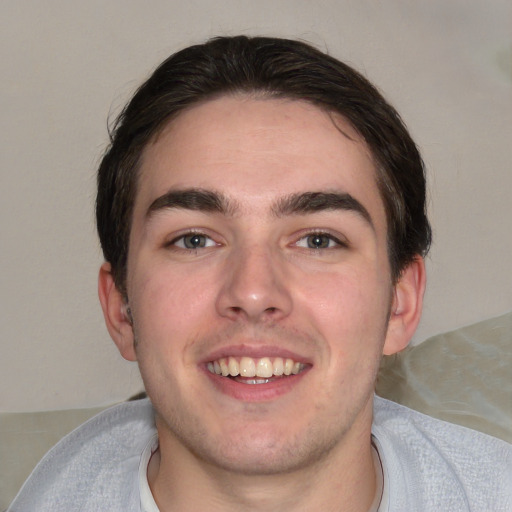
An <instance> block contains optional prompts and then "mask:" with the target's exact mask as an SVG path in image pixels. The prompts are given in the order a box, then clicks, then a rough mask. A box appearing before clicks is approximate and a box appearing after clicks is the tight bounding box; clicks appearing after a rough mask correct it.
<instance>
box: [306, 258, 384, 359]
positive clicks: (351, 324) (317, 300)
mask: <svg viewBox="0 0 512 512" xmlns="http://www.w3.org/2000/svg"><path fill="white" fill-rule="evenodd" d="M379 275H380V273H379V272H378V271H377V270H376V269H373V268H366V269H364V270H361V269H359V268H355V267H354V268H345V269H344V272H343V273H339V272H332V273H324V274H317V275H312V276H311V277H309V278H308V279H307V282H305V286H304V287H303V288H302V293H301V301H300V302H301V304H302V305H301V306H300V309H303V310H304V315H305V314H306V312H309V315H308V316H310V317H311V316H312V317H313V318H314V322H315V324H316V328H317V329H318V330H319V331H320V332H321V333H322V335H323V336H324V337H325V338H326V340H327V341H328V342H329V345H330V346H331V348H333V349H336V350H341V351H349V350H351V349H352V348H353V347H354V346H355V347H356V348H357V349H360V350H361V351H363V350H364V349H365V345H366V344H367V343H373V344H375V343H376V342H377V341H378V342H381V341H382V342H383V339H384V335H385V328H386V322H387V317H388V311H389V301H390V299H389V297H390V286H389V284H387V283H386V282H382V280H381V279H380V277H379ZM366 349H368V347H366Z"/></svg>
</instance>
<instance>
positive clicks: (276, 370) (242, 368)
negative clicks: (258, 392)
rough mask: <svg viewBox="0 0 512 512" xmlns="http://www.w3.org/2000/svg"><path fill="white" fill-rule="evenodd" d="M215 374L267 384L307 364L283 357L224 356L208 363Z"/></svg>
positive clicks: (297, 370) (299, 370)
mask: <svg viewBox="0 0 512 512" xmlns="http://www.w3.org/2000/svg"><path fill="white" fill-rule="evenodd" d="M207 368H208V371H209V372H210V373H213V374H214V375H219V376H221V377H227V378H231V379H233V380H235V381H237V382H240V383H242V384H267V383H269V382H272V381H274V380H276V379H277V378H283V377H288V376H290V375H298V374H299V373H301V372H302V371H304V370H305V368H306V364H304V363H301V362H298V361H294V360H293V359H290V358H286V359H285V358H282V357H274V358H270V357H262V358H259V359H254V358H252V357H240V358H237V357H223V358H220V359H217V360H215V361H210V362H209V363H208V364H207Z"/></svg>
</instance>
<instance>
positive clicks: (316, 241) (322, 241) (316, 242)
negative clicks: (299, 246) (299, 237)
mask: <svg viewBox="0 0 512 512" xmlns="http://www.w3.org/2000/svg"><path fill="white" fill-rule="evenodd" d="M306 240H307V245H308V248H309V249H327V248H328V247H330V244H331V241H332V240H331V237H329V236H327V235H321V234H315V235H309V236H308V237H306Z"/></svg>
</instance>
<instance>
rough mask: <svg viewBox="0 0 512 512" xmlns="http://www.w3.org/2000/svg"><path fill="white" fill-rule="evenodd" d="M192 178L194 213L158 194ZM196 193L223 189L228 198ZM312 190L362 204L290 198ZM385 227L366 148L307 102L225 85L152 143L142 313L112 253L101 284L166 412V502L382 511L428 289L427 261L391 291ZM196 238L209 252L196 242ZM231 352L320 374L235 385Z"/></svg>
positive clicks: (139, 262) (140, 229)
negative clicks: (313, 207)
mask: <svg viewBox="0 0 512 512" xmlns="http://www.w3.org/2000/svg"><path fill="white" fill-rule="evenodd" d="M191 190H192V191H193V194H192V196H191V195H190V193H189V194H188V196H187V197H190V196H191V197H192V198H193V201H192V203H190V202H189V203H187V204H188V206H190V205H191V204H193V205H194V206H193V209H191V208H188V207H187V208H184V207H182V206H183V205H182V204H181V203H180V207H174V206H175V204H176V203H175V202H174V203H172V205H173V207H168V206H169V205H170V202H169V201H167V200H166V199H165V200H162V199H159V198H161V197H162V196H165V195H166V194H168V193H169V192H177V191H178V192H179V194H174V196H172V197H174V198H176V197H177V196H179V197H182V196H183V194H182V192H183V191H187V192H190V191H191ZM197 190H200V191H201V193H203V192H204V191H207V192H208V194H210V195H211V194H216V195H217V196H220V195H222V199H223V201H224V203H225V205H224V208H218V207H212V206H211V205H210V206H205V204H204V201H203V200H202V199H200V200H197V197H198V194H197ZM310 192H323V193H329V194H337V197H340V196H341V197H344V198H346V197H347V195H349V196H350V198H351V199H354V200H355V203H351V204H352V205H353V204H358V205H360V206H361V207H362V208H359V206H358V207H357V208H354V207H353V206H347V204H345V203H344V206H342V207H339V205H338V206H336V207H335V208H334V207H333V208H319V209H318V211H313V212H311V211H304V210H303V209H302V210H301V209H300V208H299V209H297V208H288V209H286V208H283V206H282V205H283V203H284V202H286V200H287V199H288V202H289V198H290V195H293V194H295V195H300V194H304V193H310ZM201 197H202V196H201ZM194 201H195V202H194ZM152 205H153V207H152ZM166 205H167V207H166ZM196 208H197V209H196ZM212 209H213V211H211V210H212ZM290 209H291V210H292V211H289V210H290ZM364 212H366V214H365V213H364ZM386 231H387V226H386V216H385V211H384V206H383V203H382V200H381V198H380V195H379V192H378V189H377V185H376V181H375V169H374V164H373V161H372V158H371V155H370V154H369V151H368V149H367V147H366V146H365V144H364V142H363V141H362V140H361V139H360V137H359V136H358V134H357V133H356V132H355V131H354V130H353V128H352V127H351V126H350V125H349V124H348V123H347V122H346V121H344V120H343V119H342V118H340V117H338V116H335V115H329V114H328V113H326V112H324V111H322V110H320V109H318V108H317V107H314V106H312V105H310V104H308V103H305V102H301V101H296V100H276V99H272V100H269V99H265V100H263V99H255V98H250V97H240V96H238V97H222V98H219V99H215V100H212V101H208V102H206V103H202V104H200V105H198V106H195V107H192V108H190V109H189V110H187V111H185V112H183V113H182V114H181V115H180V116H179V117H178V118H177V119H175V120H174V121H173V122H172V123H170V124H169V125H168V126H167V127H166V128H165V129H164V131H163V132H162V133H161V134H160V135H159V136H158V137H157V138H156V140H155V141H154V142H153V143H152V144H150V145H149V146H148V147H147V148H146V150H145V153H144V155H143V160H142V166H141V174H140V180H139V184H138V193H137V197H136V202H135V208H134V214H133V225H132V232H131V237H130V246H129V256H128V279H127V290H128V301H129V307H130V310H131V314H130V315H129V314H127V310H126V307H127V304H125V301H124V299H123V296H122V295H121V294H120V293H119V291H118V290H117V289H116V287H115V285H114V283H113V279H112V276H111V274H110V267H109V265H108V263H106V264H105V265H103V267H102V269H101V271H100V278H99V294H100V300H101V302H102V306H103V310H104V313H105V318H106V322H107V327H108V329H109V332H110V334H111V336H112V338H113V339H114V341H115V343H116V344H117V346H118V348H119V350H120V352H121V354H122V355H123V357H125V358H126V359H128V360H133V361H135V360H136V361H138V364H139V367H140V370H141V373H142V376H143V379H144V383H145V386H146V389H147V392H148V394H149V396H150V397H151V399H152V402H153V404H154V405H155V408H156V410H157V418H156V421H157V428H158V433H159V439H160V450H159V452H158V453H157V455H156V456H155V457H153V459H152V462H151V464H150V468H149V473H148V476H149V481H150V485H151V487H152V491H153V494H154V496H155V499H156V501H157V503H158V505H159V507H160V508H161V510H163V511H164V510H198V509H199V507H203V506H208V508H209V510H241V509H244V510H266V511H269V510H278V509H280V510H283V507H286V508H285V509H286V510H340V509H342V507H345V508H344V510H366V509H367V507H368V506H369V504H370V503H371V501H372V499H373V496H374V492H375V473H374V468H373V463H372V458H371V452H370V428H371V421H372V402H373V400H372V397H373V389H374V380H375V376H376V372H377V369H378V365H379V361H380V357H381V355H382V353H383V352H384V353H388V354H389V353H394V352H396V351H398V350H401V349H402V348H404V347H405V346H406V345H407V343H408V341H409V339H410V337H411V336H412V333H413V332H414V329H415V327H416V325H417V323H418V320H419V316H420V311H421V302H422V295H423V291H424V283H425V274H424V265H423V261H422V259H421V258H417V259H416V260H415V261H414V262H413V264H411V265H410V266H409V267H408V268H407V269H405V271H404V272H403V274H402V278H401V279H400V281H399V282H398V283H397V284H396V285H395V286H393V285H392V283H391V277H390V267H389V261H388V254H387V247H386ZM191 233H192V235H194V234H195V235H199V238H198V239H197V240H199V241H200V242H201V244H202V245H203V247H200V248H196V249H187V248H186V244H187V243H189V242H190V241H191V240H192V238H190V237H189V238H187V239H184V238H183V236H184V235H187V234H188V235H190V234H191ZM192 235H191V236H192ZM318 236H320V239H318V238H315V237H318ZM319 240H320V241H321V242H322V244H320V245H321V246H322V247H321V248H311V247H310V245H313V246H314V243H315V242H318V241H319ZM230 354H234V355H236V356H241V355H248V356H252V357H262V356H264V355H270V356H280V355H283V354H285V355H287V356H290V355H291V356H293V359H295V360H297V361H300V362H303V363H304V364H305V365H306V371H304V372H303V373H301V374H300V375H298V376H297V377H295V378H293V379H289V380H288V381H286V382H285V380H283V381H282V382H281V383H279V384H277V385H276V384H275V383H271V384H265V385H255V386H250V385H246V384H233V382H232V381H229V383H227V384H226V385H224V384H223V383H226V382H227V379H224V380H222V378H220V377H214V376H212V374H210V373H209V372H208V371H207V370H206V363H207V362H208V361H212V360H214V359H217V358H219V357H221V356H229V355H230ZM198 486H199V487H198ZM198 488H201V489H202V491H201V493H197V491H196V490H197V489H198ZM198 494H200V496H198ZM241 507H243V508H241Z"/></svg>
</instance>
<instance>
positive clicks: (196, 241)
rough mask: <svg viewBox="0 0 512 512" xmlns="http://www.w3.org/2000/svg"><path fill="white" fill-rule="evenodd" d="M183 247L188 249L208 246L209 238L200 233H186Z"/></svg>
mask: <svg viewBox="0 0 512 512" xmlns="http://www.w3.org/2000/svg"><path fill="white" fill-rule="evenodd" d="M182 243H183V247H185V248H186V249H200V248H201V247H206V244H207V238H206V237H205V236H204V235H200V234H197V233H195V234H192V235H185V236H184V237H183V238H182Z"/></svg>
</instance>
